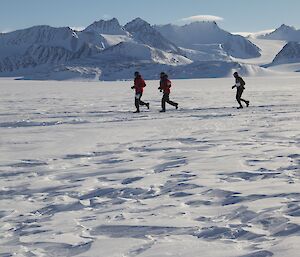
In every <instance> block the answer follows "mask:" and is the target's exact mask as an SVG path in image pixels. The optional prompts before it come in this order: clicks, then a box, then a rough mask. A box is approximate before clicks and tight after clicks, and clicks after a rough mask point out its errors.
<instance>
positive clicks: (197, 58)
mask: <svg viewBox="0 0 300 257" xmlns="http://www.w3.org/2000/svg"><path fill="white" fill-rule="evenodd" d="M299 35H300V33H299V31H297V30H296V29H294V28H293V27H288V26H286V25H282V26H281V27H280V28H278V29H277V30H275V31H274V32H272V33H270V34H266V35H263V36H260V37H261V39H264V40H266V39H268V40H275V39H276V40H287V41H290V40H289V39H295V40H296V39H297V38H298V36H299ZM299 38H300V36H299ZM0 45H1V47H0V76H12V77H21V78H24V79H59V80H64V79H77V78H83V79H97V80H98V79H99V80H120V79H130V78H132V74H133V72H134V71H135V70H141V72H142V73H143V74H144V75H145V77H147V78H148V79H150V78H153V79H154V78H157V74H158V73H159V72H160V71H162V70H164V71H166V72H168V73H170V74H172V75H173V76H174V77H176V78H198V77H199V78H202V77H225V76H228V75H229V74H231V72H232V71H233V70H241V71H244V72H246V71H247V70H253V67H248V66H249V65H246V64H244V63H243V60H246V59H249V58H251V59H253V58H259V57H260V56H261V49H260V48H259V47H258V46H256V45H255V44H254V43H252V42H251V41H250V40H249V39H247V38H245V37H242V36H240V35H233V34H231V33H229V32H227V31H225V30H223V29H221V28H220V27H219V26H218V25H217V23H215V22H194V23H191V24H188V25H184V26H177V25H172V24H168V25H161V26H158V25H156V26H152V25H150V24H149V23H147V22H146V21H144V20H143V19H141V18H136V19H134V20H133V21H131V22H129V23H127V24H126V25H125V26H122V25H120V23H119V21H118V20H117V19H116V18H113V19H111V20H100V21H96V22H94V23H93V24H91V25H89V26H88V27H86V28H85V29H84V30H82V31H75V30H72V29H71V28H69V27H61V28H53V27H50V26H46V25H43V26H34V27H31V28H27V29H23V30H17V31H13V32H10V33H2V34H0ZM289 48H292V49H293V51H294V52H293V53H295V54H297V55H299V51H297V50H295V49H296V48H297V46H296V45H292V46H291V45H289V44H287V46H286V47H285V51H284V52H282V53H281V54H279V55H278V56H276V58H277V59H276V60H275V59H274V63H282V62H285V61H286V60H285V58H287V59H288V61H290V60H291V59H292V60H294V61H297V60H298V59H299V58H294V56H292V57H291V58H290V56H289V55H288V54H286V53H287V52H288V53H289V51H288V50H287V49H289ZM283 50H284V49H283ZM283 50H282V51H283ZM282 56H284V57H285V58H283V57H282ZM298 57H300V56H298ZM255 69H256V70H260V69H264V68H261V67H256V68H255ZM246 73H247V72H246Z"/></svg>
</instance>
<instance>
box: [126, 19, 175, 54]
mask: <svg viewBox="0 0 300 257" xmlns="http://www.w3.org/2000/svg"><path fill="white" fill-rule="evenodd" d="M125 29H126V30H127V31H128V32H129V33H130V34H131V35H132V37H133V39H134V40H135V41H137V42H139V43H142V44H145V45H148V46H151V47H154V48H157V49H160V50H163V51H166V52H173V53H179V52H180V50H179V48H178V47H177V46H176V45H175V44H173V43H172V42H170V41H169V40H168V39H167V38H165V37H163V36H162V35H161V34H160V33H159V32H158V31H157V30H156V29H155V28H153V27H152V26H151V25H150V24H149V23H147V22H146V21H144V20H142V19H141V18H136V19H134V20H133V21H131V22H129V23H127V24H126V25H125Z"/></svg>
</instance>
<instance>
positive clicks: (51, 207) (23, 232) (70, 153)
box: [0, 76, 300, 257]
mask: <svg viewBox="0 0 300 257" xmlns="http://www.w3.org/2000/svg"><path fill="white" fill-rule="evenodd" d="M246 82H247V84H246V91H245V94H244V95H245V98H246V99H249V100H250V101H251V106H250V107H249V108H245V109H243V110H237V109H235V108H233V107H234V106H237V104H236V102H235V91H234V90H231V86H232V84H233V79H231V78H230V79H210V80H204V79H203V80H177V81H173V84H174V88H173V93H172V97H171V98H172V99H174V100H175V101H178V102H179V103H180V108H179V110H178V111H176V110H173V109H171V108H169V109H168V111H167V112H166V113H159V112H158V111H159V109H160V97H161V95H160V93H159V92H157V87H158V85H157V81H148V86H147V89H146V92H145V95H144V100H146V101H149V102H150V103H151V109H150V111H148V110H144V111H143V112H142V113H140V114H133V113H132V111H133V110H134V106H133V92H132V91H131V90H130V86H131V82H105V83H104V82H95V83H92V82H90V83H86V82H49V81H48V82H39V81H12V80H0V88H1V95H0V135H1V136H0V155H1V164H0V176H1V180H0V256H1V257H4V256H5V257H6V256H82V257H83V256H101V257H117V256H118V257H119V256H120V257H133V256H140V257H150V256H151V257H154V256H156V257H163V256H172V257H179V256H182V257H186V256H214V257H215V256H216V257H217V256H222V257H227V256H228V257H229V256H244V257H246V256H247V257H267V256H278V257H279V256H280V257H282V256H293V257H294V256H298V254H299V252H300V246H299V239H300V187H299V178H300V176H299V167H300V154H299V153H300V151H299V146H300V133H299V126H300V115H299V114H300V101H299V100H300V87H299V82H300V77H299V76H293V77H261V78H246Z"/></svg>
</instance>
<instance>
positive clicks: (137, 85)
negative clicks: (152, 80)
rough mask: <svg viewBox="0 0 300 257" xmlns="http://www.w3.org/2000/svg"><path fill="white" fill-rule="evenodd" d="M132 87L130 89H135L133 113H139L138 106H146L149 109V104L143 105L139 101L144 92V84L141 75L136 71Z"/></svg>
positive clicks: (143, 103)
mask: <svg viewBox="0 0 300 257" xmlns="http://www.w3.org/2000/svg"><path fill="white" fill-rule="evenodd" d="M134 77H135V78H134V86H132V87H131V89H135V100H134V104H135V107H136V111H135V112H134V113H139V112H140V105H142V106H146V107H147V108H148V109H149V108H150V104H149V103H145V102H143V101H142V100H141V98H142V95H143V92H144V87H145V86H146V83H145V81H144V79H143V78H142V76H141V74H140V73H139V72H138V71H136V72H135V73H134Z"/></svg>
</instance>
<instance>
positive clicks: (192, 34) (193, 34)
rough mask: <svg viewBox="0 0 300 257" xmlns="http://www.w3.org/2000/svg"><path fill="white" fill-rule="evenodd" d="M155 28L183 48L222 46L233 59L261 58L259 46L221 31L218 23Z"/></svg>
mask: <svg viewBox="0 0 300 257" xmlns="http://www.w3.org/2000/svg"><path fill="white" fill-rule="evenodd" d="M155 28H156V29H157V30H158V31H159V32H160V33H161V34H162V35H163V36H165V37H166V38H168V39H169V40H171V41H172V42H174V43H175V44H176V45H178V46H180V47H183V48H187V49H193V50H199V48H201V47H202V45H204V44H205V45H210V44H220V45H221V46H222V48H223V50H224V51H225V52H226V53H227V54H229V55H231V56H233V57H237V58H253V57H258V56H260V52H259V51H260V49H259V48H258V47H257V46H255V45H254V44H253V43H251V42H250V41H249V40H247V39H245V38H244V37H242V36H239V35H233V34H231V33H229V32H227V31H224V30H222V29H220V28H219V26H218V25H217V23H216V22H193V23H191V24H188V25H184V26H177V25H171V24H168V25H163V26H156V27H155Z"/></svg>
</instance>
